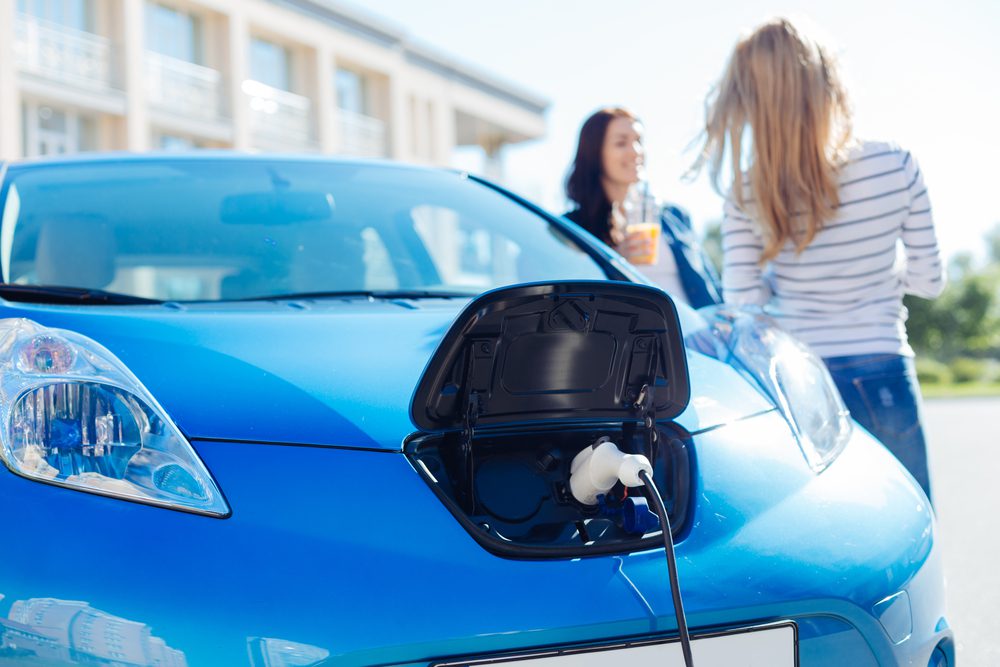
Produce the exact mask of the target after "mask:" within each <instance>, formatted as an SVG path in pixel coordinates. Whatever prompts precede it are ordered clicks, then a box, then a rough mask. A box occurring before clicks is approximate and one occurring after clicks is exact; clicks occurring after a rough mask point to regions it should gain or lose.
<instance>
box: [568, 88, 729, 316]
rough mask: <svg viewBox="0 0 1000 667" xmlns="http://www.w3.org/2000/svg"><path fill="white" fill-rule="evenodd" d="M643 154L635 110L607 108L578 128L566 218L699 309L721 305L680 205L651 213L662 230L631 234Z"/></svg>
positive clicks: (716, 288)
mask: <svg viewBox="0 0 1000 667" xmlns="http://www.w3.org/2000/svg"><path fill="white" fill-rule="evenodd" d="M644 158H645V153H644V151H643V147H642V124H641V123H640V122H639V120H638V118H636V117H635V116H634V115H633V114H632V113H631V112H629V111H628V110H626V109H622V108H620V107H609V108H606V109H601V110H599V111H597V112H596V113H594V114H592V115H591V116H590V117H589V118H588V119H587V120H586V121H585V122H584V124H583V127H582V128H581V129H580V139H579V142H578V143H577V149H576V157H575V159H574V160H573V166H572V167H571V168H570V173H569V176H568V178H567V179H566V196H567V197H568V198H569V199H570V200H571V201H572V202H574V203H575V204H576V208H574V209H573V210H572V211H570V212H568V213H567V214H566V217H567V218H569V219H570V220H572V221H573V222H575V223H576V224H578V225H580V226H581V227H583V228H584V229H586V230H587V231H588V232H590V233H591V234H593V235H594V236H596V237H597V238H599V239H600V240H602V241H604V242H605V243H607V244H608V245H610V246H612V247H613V248H615V250H617V251H618V252H619V253H621V254H622V255H623V256H624V257H625V258H626V259H628V260H629V261H631V262H632V263H634V264H640V265H641V266H640V268H641V270H642V272H643V273H644V274H645V275H646V277H647V278H649V279H651V280H652V281H653V282H654V283H656V284H657V285H659V286H660V287H662V288H663V289H664V290H666V291H667V292H668V293H669V294H670V295H671V296H673V297H674V298H676V299H680V300H681V301H684V302H686V303H689V304H690V305H692V306H694V307H695V308H700V307H702V306H707V305H711V304H715V303H719V302H720V301H721V298H720V293H719V289H718V284H717V280H716V278H715V274H714V272H713V270H712V268H711V265H710V263H709V262H708V260H707V259H706V258H705V257H704V255H703V254H702V253H701V250H700V249H699V247H698V244H697V241H696V239H695V238H694V234H693V232H692V230H691V222H690V220H689V219H688V217H687V214H686V213H685V212H684V211H683V210H682V209H680V208H678V207H674V206H665V207H663V208H662V209H658V210H655V211H654V212H652V214H651V217H652V218H653V219H654V220H656V221H657V222H658V224H659V228H660V230H661V232H662V233H660V234H656V235H653V236H650V235H648V234H644V233H641V232H639V231H633V232H632V233H628V232H627V229H628V222H629V218H632V217H634V216H631V215H629V214H628V210H627V209H628V204H627V199H628V197H629V194H630V191H631V190H632V189H633V186H634V185H635V184H636V183H638V182H639V179H640V175H641V172H642V167H643V162H644ZM636 206H642V203H637V204H636ZM633 229H636V228H633ZM657 246H658V247H657Z"/></svg>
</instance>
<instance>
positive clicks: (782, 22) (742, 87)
mask: <svg viewBox="0 0 1000 667" xmlns="http://www.w3.org/2000/svg"><path fill="white" fill-rule="evenodd" d="M705 116H706V117H705V131H704V135H703V136H704V146H703V148H702V151H701V155H700V157H699V158H698V160H697V161H696V163H695V165H694V167H693V170H694V171H697V170H699V169H700V168H701V166H702V165H704V164H705V163H706V162H708V163H709V165H710V172H711V178H712V183H713V185H714V186H715V188H716V190H717V191H719V192H720V193H721V192H722V189H721V188H720V186H719V175H720V172H721V171H722V165H723V161H724V159H725V153H726V150H727V148H728V150H729V153H730V155H729V159H730V162H731V165H732V184H731V187H732V194H733V197H734V199H735V200H736V203H737V204H738V205H739V206H740V208H741V209H743V210H746V211H748V212H749V213H750V214H751V217H753V218H754V219H755V220H756V221H757V224H759V225H760V226H761V232H762V235H763V237H764V242H765V246H764V252H763V254H762V256H761V263H762V264H763V263H765V262H767V261H768V260H771V259H773V258H774V257H775V256H776V255H777V254H778V252H779V251H780V250H781V248H782V247H783V246H784V245H785V243H786V242H787V241H788V240H789V239H791V240H792V241H793V242H794V243H795V249H796V252H802V250H803V249H805V247H806V246H808V245H809V243H811V242H812V240H813V238H814V237H815V236H816V233H817V232H818V231H819V230H820V229H822V227H823V224H824V223H825V222H827V221H829V220H830V219H831V218H832V217H833V215H834V213H835V212H836V209H837V206H838V204H839V198H838V193H837V170H838V168H839V167H840V166H841V165H842V164H843V156H844V154H845V152H846V148H847V145H848V143H849V141H850V138H851V114H850V107H849V104H848V101H847V95H846V93H845V91H844V87H843V85H842V84H841V82H840V78H839V76H838V74H837V71H836V64H835V62H834V60H833V58H832V57H831V56H830V54H829V53H828V52H827V51H826V50H825V49H824V48H823V47H822V46H820V45H819V44H817V43H816V42H815V41H813V40H811V39H808V38H806V37H805V36H803V35H802V34H801V33H800V32H799V31H798V30H797V29H796V28H795V26H793V25H792V24H791V23H790V22H789V21H788V20H786V19H776V20H773V21H770V22H768V23H765V24H764V25H762V26H760V27H759V28H757V29H756V30H754V31H753V33H751V34H750V35H749V36H748V37H746V38H744V39H742V40H740V41H739V42H738V43H737V45H736V48H735V49H734V50H733V54H732V57H731V58H730V61H729V65H728V67H727V68H726V72H725V74H724V75H723V77H722V79H721V80H720V81H719V83H718V85H717V86H716V87H715V88H714V89H713V91H712V93H710V94H709V98H708V100H707V102H706V114H705ZM748 127H749V130H750V133H751V136H752V143H751V146H750V148H751V150H750V153H749V156H748V157H749V161H748V164H747V170H746V172H747V173H746V174H745V176H746V177H747V178H748V179H749V186H750V191H751V193H752V197H753V199H752V202H750V201H748V200H746V198H745V196H744V186H745V181H744V172H743V169H742V159H743V156H744V146H743V138H744V133H745V130H746V129H747V128H748ZM748 203H750V204H751V206H750V207H749V208H747V206H746V205H747V204H748ZM799 216H802V217H803V218H804V222H803V220H801V219H800V220H798V221H796V220H795V218H797V217H799Z"/></svg>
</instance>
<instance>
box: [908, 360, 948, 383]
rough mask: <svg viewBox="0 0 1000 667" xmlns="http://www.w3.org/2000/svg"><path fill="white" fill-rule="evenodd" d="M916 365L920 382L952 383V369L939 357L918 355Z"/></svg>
mask: <svg viewBox="0 0 1000 667" xmlns="http://www.w3.org/2000/svg"><path fill="white" fill-rule="evenodd" d="M916 366H917V380H919V382H920V384H951V381H952V374H951V369H950V368H948V366H947V365H946V364H943V363H941V362H940V361H938V360H937V359H931V358H930V357H921V356H917V359H916Z"/></svg>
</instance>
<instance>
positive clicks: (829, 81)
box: [695, 19, 944, 497]
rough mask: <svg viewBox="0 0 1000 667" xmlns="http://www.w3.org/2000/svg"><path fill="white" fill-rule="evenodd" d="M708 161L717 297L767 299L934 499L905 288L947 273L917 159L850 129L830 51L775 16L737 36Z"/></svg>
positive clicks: (713, 107) (925, 290) (710, 113)
mask: <svg viewBox="0 0 1000 667" xmlns="http://www.w3.org/2000/svg"><path fill="white" fill-rule="evenodd" d="M706 163H707V164H708V165H709V168H710V172H711V176H712V180H713V182H714V183H715V186H716V188H717V189H720V180H721V179H720V176H722V172H723V171H725V172H726V176H727V177H728V178H731V179H732V184H733V185H732V186H731V187H730V189H729V194H728V196H727V197H726V204H725V217H724V220H723V224H722V235H723V256H724V266H723V277H722V283H723V299H724V300H725V302H726V303H730V304H738V305H742V304H759V305H763V306H765V307H766V309H767V310H768V312H770V313H771V314H772V315H773V316H774V317H775V318H776V319H777V320H778V321H779V323H780V324H781V325H782V326H783V327H784V328H785V329H787V330H788V331H790V332H792V333H793V334H795V335H797V336H798V337H799V338H800V339H801V340H803V341H805V342H806V343H808V344H809V345H810V347H811V348H812V349H813V350H814V351H815V352H816V353H817V354H818V355H819V356H821V357H822V358H823V359H824V361H825V362H826V364H827V367H828V368H829V369H830V372H831V374H832V375H833V378H834V380H835V381H836V383H837V386H838V387H839V389H840V391H841V394H842V395H843V398H844V402H845V403H846V404H847V407H848V409H850V411H851V414H852V415H853V416H854V417H855V419H856V420H857V421H858V422H860V423H861V424H862V425H863V426H864V427H865V428H867V429H868V430H869V431H871V432H872V433H873V434H874V435H875V436H876V437H877V438H879V439H880V440H881V441H882V442H883V443H884V444H885V446H886V447H888V448H889V449H890V450H891V451H892V452H893V454H895V455H896V457H897V458H898V459H899V460H900V461H901V462H902V463H903V464H904V465H905V466H906V468H907V469H908V470H909V471H910V473H911V474H912V475H913V476H914V478H916V480H917V481H918V482H919V483H920V485H921V486H922V487H923V489H924V491H925V492H926V493H927V496H928V497H930V480H929V475H928V471H927V455H926V447H925V443H924V436H923V431H922V428H921V420H920V393H919V388H918V386H917V383H916V375H915V372H914V369H913V360H912V357H913V350H912V349H911V348H910V346H909V344H908V342H907V338H906V329H905V326H904V321H905V319H906V310H905V308H904V307H903V304H902V299H903V295H904V294H914V295H916V296H920V297H924V298H933V297H936V296H937V295H938V294H940V292H941V290H942V288H943V287H944V282H943V275H942V270H941V261H940V257H939V252H938V244H937V238H936V236H935V232H934V222H933V219H932V217H931V205H930V199H929V198H928V195H927V188H926V187H925V186H924V182H923V178H922V176H921V173H920V169H919V168H918V167H917V163H916V160H915V159H914V158H913V156H912V155H910V153H909V152H907V151H905V150H903V149H901V148H899V147H897V146H895V145H894V144H890V143H884V142H876V141H858V140H855V139H853V138H852V135H851V123H850V110H849V107H848V103H847V97H846V95H845V91H844V89H843V86H842V84H841V82H840V80H839V78H838V76H837V72H836V69H835V65H834V61H833V59H832V58H831V56H830V54H829V53H828V52H827V51H826V50H824V49H823V47H821V46H820V45H818V44H817V43H816V42H814V41H813V40H812V39H810V38H808V37H806V36H805V35H803V34H802V33H801V32H800V31H799V30H797V29H796V28H795V26H793V25H792V24H791V23H790V22H788V21H787V20H784V19H778V20H774V21H771V22H769V23H766V24H764V25H762V26H760V27H759V28H757V29H756V30H755V31H754V32H753V33H752V34H751V35H749V36H748V37H746V38H745V39H743V40H741V41H740V42H739V43H738V44H737V45H736V48H735V50H734V51H733V54H732V56H731V59H730V61H729V65H728V67H727V69H726V72H725V74H724V75H723V77H722V79H721V81H720V82H719V84H718V85H717V86H716V88H715V89H714V90H713V93H712V95H711V96H710V98H709V103H708V105H707V112H706V124H705V144H704V149H703V151H702V154H701V157H700V159H699V160H698V162H697V163H696V165H695V168H696V169H698V168H700V167H701V166H702V165H703V164H706ZM728 178H727V180H728ZM720 192H721V189H720ZM900 247H901V248H902V249H903V251H902V252H898V251H897V249H898V248H900Z"/></svg>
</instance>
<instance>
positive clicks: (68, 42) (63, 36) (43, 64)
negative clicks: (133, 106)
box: [14, 14, 113, 91]
mask: <svg viewBox="0 0 1000 667" xmlns="http://www.w3.org/2000/svg"><path fill="white" fill-rule="evenodd" d="M14 57H15V58H16V60H17V64H18V67H19V68H20V69H21V70H22V71H24V72H28V73H31V74H34V75H36V76H38V77H41V78H43V79H47V80H49V81H54V82H58V83H61V84H66V83H68V84H72V85H74V86H77V87H80V88H84V89H89V90H93V91H105V90H108V89H110V88H112V83H113V81H112V68H111V42H110V40H108V38H107V37H103V36H101V35H95V34H93V33H90V32H86V31H83V30H76V29H74V28H69V27H66V26H63V25H59V24H57V23H52V22H49V21H44V20H42V19H39V18H36V17H34V16H30V15H28V14H18V16H17V18H16V19H15V21H14Z"/></svg>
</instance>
